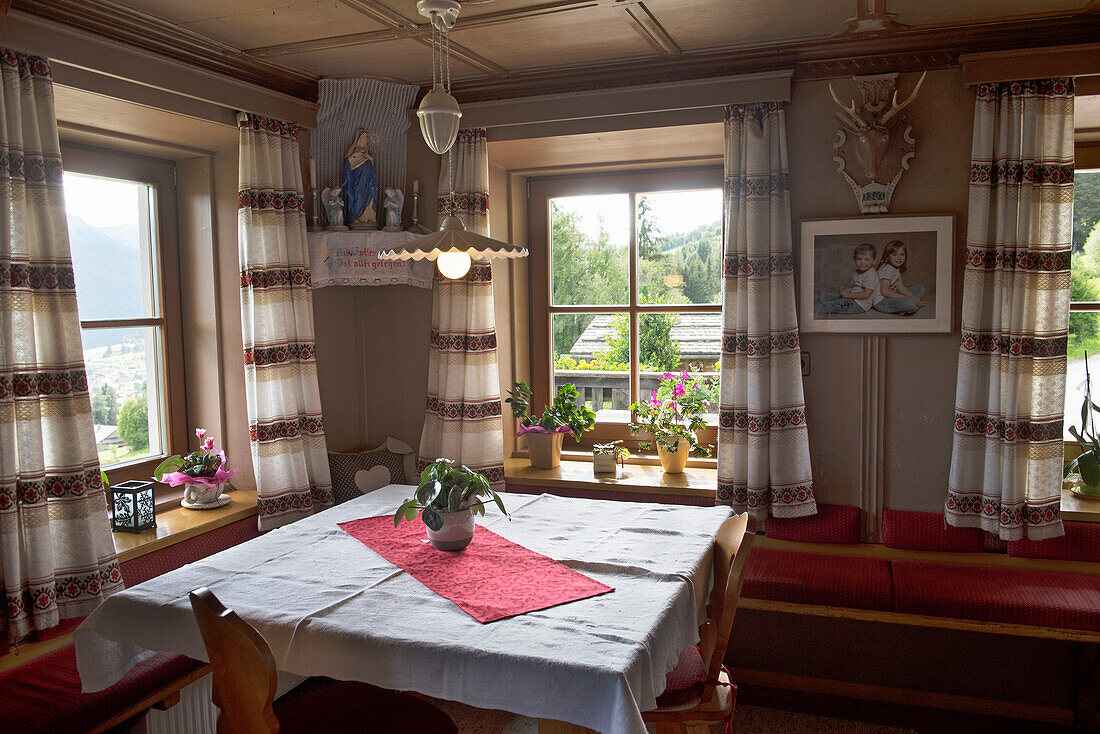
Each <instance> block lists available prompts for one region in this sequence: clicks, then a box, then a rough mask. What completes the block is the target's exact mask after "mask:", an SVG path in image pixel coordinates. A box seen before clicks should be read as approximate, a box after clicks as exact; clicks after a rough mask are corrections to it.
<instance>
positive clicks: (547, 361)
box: [531, 169, 722, 443]
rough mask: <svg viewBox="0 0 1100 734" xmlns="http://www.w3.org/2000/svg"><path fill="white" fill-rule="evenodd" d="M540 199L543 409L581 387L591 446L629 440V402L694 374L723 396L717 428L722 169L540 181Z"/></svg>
mask: <svg viewBox="0 0 1100 734" xmlns="http://www.w3.org/2000/svg"><path fill="white" fill-rule="evenodd" d="M531 201H532V217H531V219H532V225H533V232H535V233H536V234H535V237H536V240H535V242H534V245H535V246H534V249H533V253H534V258H533V260H532V278H533V281H532V298H533V299H539V300H537V301H533V304H532V306H533V308H534V311H535V313H536V314H540V313H541V314H544V315H545V318H543V317H542V316H536V319H535V321H536V325H535V327H534V328H533V333H532V352H533V355H532V356H533V362H532V364H533V369H532V376H533V378H534V380H535V383H536V384H535V385H533V387H534V389H535V397H536V405H539V403H538V402H537V401H539V400H544V399H546V398H548V397H549V396H550V394H551V392H556V391H557V389H558V388H559V387H560V386H561V385H564V384H573V385H575V386H576V387H577V389H578V391H579V393H580V398H579V400H580V401H582V402H583V403H584V404H585V405H587V406H588V407H589V408H591V409H592V410H594V411H596V417H597V427H596V429H595V430H594V431H592V432H591V433H590V434H588V435H587V436H586V438H588V439H590V440H595V441H598V440H606V439H608V438H625V437H626V436H627V433H626V429H625V425H626V423H627V422H628V421H629V406H630V404H631V403H633V402H636V401H638V400H639V398H643V399H644V398H648V397H649V396H650V395H651V393H652V391H653V390H654V389H655V388H656V387H657V384H658V382H659V380H660V378H661V376H662V375H663V374H665V373H676V374H680V373H682V372H683V371H685V370H687V371H688V372H689V374H692V375H694V378H695V379H697V380H700V381H704V382H705V383H706V385H707V386H708V388H709V390H710V392H711V394H712V395H713V400H712V402H711V405H710V415H708V416H707V419H708V423H709V424H710V425H712V426H713V425H715V424H716V421H717V410H718V361H719V357H720V352H721V334H722V326H721V318H722V315H721V310H722V309H721V289H722V189H721V172H720V171H719V170H716V169H702V170H694V171H669V172H665V171H655V172H647V173H644V174H640V173H635V174H621V175H613V176H586V177H577V178H569V179H560V178H556V179H546V180H541V181H536V182H533V185H532V200H531ZM540 234H541V236H542V238H544V239H543V241H542V242H539V240H538V239H537V238H538V237H539V235H540ZM540 294H545V296H540ZM540 326H542V328H544V329H545V332H544V333H545V336H539V335H538V332H540V331H541V329H540V328H539V327H540ZM534 365H538V367H535V366H534ZM710 432H711V433H713V431H710ZM701 439H702V440H703V441H704V442H710V443H713V438H712V437H708V436H704V437H701ZM708 439H709V441H708Z"/></svg>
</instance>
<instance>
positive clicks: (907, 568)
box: [750, 551, 1100, 632]
mask: <svg viewBox="0 0 1100 734" xmlns="http://www.w3.org/2000/svg"><path fill="white" fill-rule="evenodd" d="M753 552H754V554H755V551H753ZM750 565H751V564H750ZM891 568H892V571H893V575H894V610H895V611H898V612H908V613H911V614H927V615H931V616H935V617H955V618H958V619H982V620H988V621H994V622H1007V623H1013V624H1027V625H1034V626H1042V627H1062V628H1065V629H1083V630H1090V631H1096V632H1100V576H1092V575H1089V574H1082V573H1063V572H1059V571H1033V570H1023V569H1019V568H1000V567H994V566H976V565H970V564H963V563H932V562H928V561H894V562H893V563H892V564H891Z"/></svg>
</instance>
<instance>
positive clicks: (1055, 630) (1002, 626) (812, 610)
mask: <svg viewBox="0 0 1100 734" xmlns="http://www.w3.org/2000/svg"><path fill="white" fill-rule="evenodd" d="M738 607H739V608H741V609H755V610H758V611H762V612H776V613H779V614H798V615H802V616H808V617H829V618H832V619H851V620H855V621H857V622H880V623H882V624H900V625H908V626H911V627H931V628H934V629H949V630H962V631H964V632H981V633H984V634H991V635H1011V636H1013V637H1034V638H1037V639H1043V640H1068V641H1071V642H1096V633H1095V632H1091V631H1089V630H1077V629H1064V628H1061V627H1039V626H1033V625H1027V624H1010V623H1007V622H990V621H987V620H978V619H956V618H953V617H934V616H929V615H925V614H909V613H906V612H883V611H879V610H875V609H853V608H851V607H830V606H823V605H817V604H799V603H795V602H787V601H774V600H771V599H750V598H747V597H742V598H741V601H740V602H738Z"/></svg>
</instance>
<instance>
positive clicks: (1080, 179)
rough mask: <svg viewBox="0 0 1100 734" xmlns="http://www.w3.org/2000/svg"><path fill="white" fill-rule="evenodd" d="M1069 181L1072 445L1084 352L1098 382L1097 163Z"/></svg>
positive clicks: (1082, 390)
mask: <svg viewBox="0 0 1100 734" xmlns="http://www.w3.org/2000/svg"><path fill="white" fill-rule="evenodd" d="M1073 184H1074V186H1073V188H1074V191H1073V259H1072V261H1071V265H1070V268H1071V271H1070V306H1069V311H1070V314H1069V343H1068V346H1067V360H1066V361H1067V364H1066V410H1065V422H1064V428H1065V439H1066V441H1073V442H1074V445H1076V441H1075V439H1074V438H1073V436H1071V435H1070V433H1069V428H1070V427H1071V426H1076V427H1077V428H1080V427H1081V404H1082V403H1083V402H1084V399H1085V354H1086V353H1087V354H1088V369H1089V373H1090V374H1091V375H1092V376H1093V379H1096V380H1097V381H1096V382H1093V383H1092V384H1093V386H1094V388H1100V379H1098V378H1100V169H1098V170H1091V171H1081V170H1078V171H1076V172H1074V179H1073ZM1093 399H1094V400H1096V399H1097V398H1096V397H1094V398H1093Z"/></svg>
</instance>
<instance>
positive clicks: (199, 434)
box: [195, 428, 206, 441]
mask: <svg viewBox="0 0 1100 734" xmlns="http://www.w3.org/2000/svg"><path fill="white" fill-rule="evenodd" d="M195 437H196V438H198V439H199V440H200V441H201V440H203V439H204V438H206V429H205V428H196V429H195Z"/></svg>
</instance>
